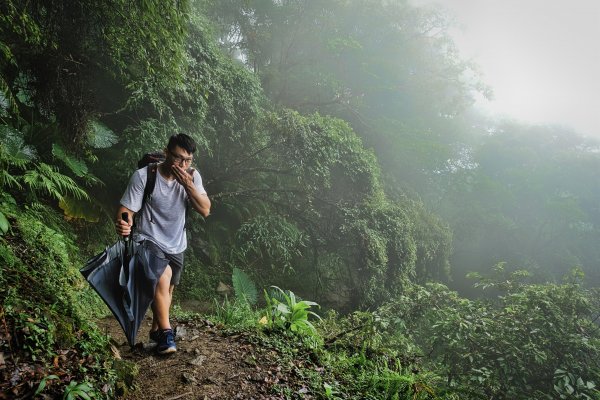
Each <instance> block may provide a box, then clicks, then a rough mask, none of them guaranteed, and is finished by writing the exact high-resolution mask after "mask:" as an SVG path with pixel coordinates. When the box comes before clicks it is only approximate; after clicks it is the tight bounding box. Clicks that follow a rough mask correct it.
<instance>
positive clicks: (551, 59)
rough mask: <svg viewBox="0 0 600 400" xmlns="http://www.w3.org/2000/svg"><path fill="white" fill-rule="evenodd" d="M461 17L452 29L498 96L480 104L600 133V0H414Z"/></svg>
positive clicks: (508, 113)
mask: <svg viewBox="0 0 600 400" xmlns="http://www.w3.org/2000/svg"><path fill="white" fill-rule="evenodd" d="M412 3H413V4H415V5H421V6H423V5H435V6H437V7H441V8H444V9H445V10H447V12H448V13H450V14H452V15H453V16H454V18H455V22H456V26H455V27H454V28H453V29H452V30H451V34H452V36H453V38H454V40H455V43H456V45H457V46H458V48H459V50H460V52H461V54H462V55H463V56H464V57H466V58H470V59H473V60H474V61H475V62H476V63H477V64H478V65H479V66H480V67H481V71H482V73H483V79H484V81H485V82H486V83H488V84H489V85H491V86H492V87H493V90H494V99H493V100H492V101H487V100H486V99H483V98H480V99H479V101H478V103H477V105H478V106H479V107H480V108H481V109H483V110H486V111H488V112H490V113H493V114H497V115H504V116H508V117H512V118H515V119H518V120H521V121H523V122H528V123H534V124H558V125H562V126H566V127H571V128H572V129H574V130H576V131H577V132H578V133H580V134H583V135H586V136H595V137H600V116H599V114H598V109H600V96H599V95H598V93H600V79H598V77H597V71H599V70H600V44H599V42H598V38H600V2H598V1H594V0H574V1H569V2H567V1H557V0H552V1H544V0H526V1H518V0H506V1H496V0H481V1H474V0H437V1H433V0H413V1H412Z"/></svg>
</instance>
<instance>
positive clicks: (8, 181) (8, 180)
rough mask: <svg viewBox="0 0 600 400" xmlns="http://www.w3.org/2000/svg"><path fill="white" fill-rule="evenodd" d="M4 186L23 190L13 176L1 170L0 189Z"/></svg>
mask: <svg viewBox="0 0 600 400" xmlns="http://www.w3.org/2000/svg"><path fill="white" fill-rule="evenodd" d="M5 186H7V187H9V188H14V187H16V188H17V189H23V186H22V185H21V184H20V183H19V181H18V180H17V178H16V177H14V176H13V175H11V174H9V173H8V171H6V170H4V169H3V170H1V171H0V187H5Z"/></svg>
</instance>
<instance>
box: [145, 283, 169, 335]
mask: <svg viewBox="0 0 600 400" xmlns="http://www.w3.org/2000/svg"><path fill="white" fill-rule="evenodd" d="M174 287H175V285H170V286H169V297H170V299H169V307H170V306H171V305H172V304H173V288H174ZM169 309H170V308H169ZM157 330H158V319H157V318H156V309H155V307H154V302H152V328H151V329H150V331H151V332H155V331H157Z"/></svg>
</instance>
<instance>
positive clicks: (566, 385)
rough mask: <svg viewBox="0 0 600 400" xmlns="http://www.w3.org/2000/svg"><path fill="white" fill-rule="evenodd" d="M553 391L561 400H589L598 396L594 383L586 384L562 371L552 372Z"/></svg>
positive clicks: (599, 392)
mask: <svg viewBox="0 0 600 400" xmlns="http://www.w3.org/2000/svg"><path fill="white" fill-rule="evenodd" d="M554 391H555V392H556V393H557V394H558V395H559V396H560V398H561V399H586V400H588V399H589V400H591V399H594V398H597V397H598V396H600V391H598V390H597V389H596V384H595V383H594V382H590V381H588V382H586V381H584V380H583V379H581V377H575V376H574V375H573V374H571V373H570V372H567V371H564V370H562V369H557V370H556V371H554Z"/></svg>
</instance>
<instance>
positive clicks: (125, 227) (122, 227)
mask: <svg viewBox="0 0 600 400" xmlns="http://www.w3.org/2000/svg"><path fill="white" fill-rule="evenodd" d="M123 213H127V215H128V219H127V222H125V221H124V220H123V217H122V215H123ZM134 214H135V213H134V212H133V211H131V210H130V209H129V208H127V207H124V206H120V207H119V210H118V211H117V222H116V223H115V227H116V230H117V234H118V235H119V236H129V235H130V234H131V225H133V215H134Z"/></svg>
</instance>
